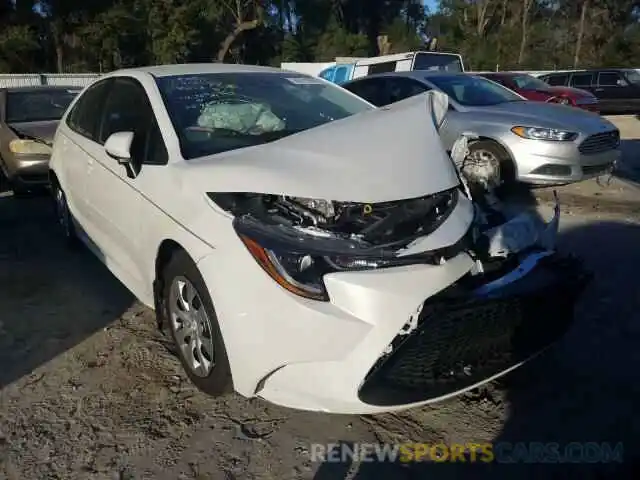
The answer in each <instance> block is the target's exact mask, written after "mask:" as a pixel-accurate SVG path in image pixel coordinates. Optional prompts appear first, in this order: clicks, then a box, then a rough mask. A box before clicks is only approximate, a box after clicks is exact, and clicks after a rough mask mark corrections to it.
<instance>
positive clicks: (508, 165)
mask: <svg viewBox="0 0 640 480" xmlns="http://www.w3.org/2000/svg"><path fill="white" fill-rule="evenodd" d="M462 170H463V173H465V174H468V175H469V176H470V177H471V178H470V182H471V183H474V180H472V178H474V177H475V175H478V174H481V175H485V174H488V175H490V177H491V178H490V180H489V181H490V183H491V184H492V185H493V186H494V187H496V188H499V187H501V186H510V185H511V184H513V183H515V168H514V163H513V160H512V159H511V157H510V156H509V154H508V153H507V152H506V151H505V149H504V148H502V146H500V145H499V144H497V143H496V142H494V141H493V140H478V141H477V142H473V143H471V144H470V145H469V155H468V157H467V158H466V159H465V164H464V166H463V169H462Z"/></svg>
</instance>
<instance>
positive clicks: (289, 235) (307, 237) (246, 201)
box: [209, 136, 559, 272]
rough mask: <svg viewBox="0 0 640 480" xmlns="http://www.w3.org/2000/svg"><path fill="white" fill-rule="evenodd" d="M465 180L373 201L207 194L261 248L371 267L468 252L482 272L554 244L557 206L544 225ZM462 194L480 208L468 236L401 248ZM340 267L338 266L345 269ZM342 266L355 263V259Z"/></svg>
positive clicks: (426, 231)
mask: <svg viewBox="0 0 640 480" xmlns="http://www.w3.org/2000/svg"><path fill="white" fill-rule="evenodd" d="M467 141H468V137H466V136H463V137H461V139H460V140H459V142H458V143H457V146H456V147H454V151H453V152H452V157H453V156H455V155H464V154H465V152H466V151H467V149H466V145H467ZM453 161H454V163H455V158H454V159H453ZM460 180H461V185H460V187H456V188H453V189H449V190H445V191H443V192H439V193H436V194H434V195H427V196H425V197H421V198H415V199H408V200H399V201H393V202H384V203H372V204H368V203H355V202H333V201H329V200H321V199H306V198H295V197H290V196H285V195H270V194H257V193H210V194H209V197H210V198H211V199H212V200H214V201H215V203H216V204H217V205H218V206H220V207H221V208H222V209H224V210H226V211H227V212H229V213H231V214H232V215H233V216H234V225H235V227H236V231H237V232H238V233H239V234H240V235H241V236H243V235H245V234H246V235H248V236H249V237H251V238H255V237H256V236H259V237H260V239H259V243H260V244H261V245H263V246H268V245H270V244H271V245H273V246H274V249H276V250H278V249H280V248H281V247H282V246H283V245H285V246H286V248H285V249H286V251H287V252H289V253H292V252H293V253H295V252H297V251H299V253H301V254H303V253H304V254H310V255H313V254H318V255H321V256H336V255H337V256H341V257H346V256H348V257H359V258H360V260H361V262H363V261H364V260H365V259H366V260H368V262H364V263H362V266H363V267H365V266H366V268H373V267H376V268H377V267H383V266H397V265H401V264H411V263H431V264H434V265H439V264H442V263H443V262H446V261H447V260H448V259H449V258H451V257H453V256H455V255H457V254H459V253H460V252H462V251H466V252H467V253H469V254H470V255H471V256H472V257H473V258H476V259H478V271H479V272H482V271H483V267H482V262H491V263H495V262H494V261H495V260H497V259H507V258H510V257H511V256H513V255H515V254H517V253H519V252H521V251H524V250H527V249H530V248H531V247H534V246H537V247H539V248H541V249H553V248H554V244H555V236H556V234H557V230H558V223H559V207H558V205H557V204H556V209H555V215H554V218H553V219H552V220H551V222H549V223H545V222H544V221H542V219H540V218H539V216H537V214H536V213H533V212H528V211H525V212H518V213H517V214H514V213H513V212H509V211H508V209H506V208H503V206H502V205H501V202H500V201H499V200H498V199H497V197H496V196H495V195H494V193H493V191H492V190H491V189H490V188H487V189H485V190H484V191H482V192H480V193H478V191H477V189H476V190H475V191H474V192H473V193H472V192H471V190H470V189H469V187H468V182H467V180H466V179H465V178H464V176H463V175H462V174H460ZM479 195H481V198H479ZM462 196H465V197H467V198H468V199H469V200H471V201H472V202H473V206H474V207H473V208H474V209H475V211H474V220H473V222H472V223H471V225H470V228H469V231H468V232H467V234H466V235H465V236H464V237H463V238H461V239H459V241H457V242H456V243H455V244H453V245H449V246H447V247H446V248H442V249H437V250H435V251H429V252H424V253H421V254H418V255H416V254H413V255H403V254H402V250H403V249H404V248H406V247H407V246H408V245H410V244H411V243H412V242H413V241H415V240H416V239H418V238H421V237H426V236H428V235H430V234H432V233H433V232H434V231H436V230H437V229H438V228H439V227H440V226H441V225H442V224H443V223H445V222H446V221H447V219H448V218H449V217H450V215H451V214H452V212H453V211H454V210H455V208H456V206H457V204H458V202H459V201H460V198H461V197H462ZM296 247H298V248H296ZM330 263H334V262H330ZM338 265H339V263H338V264H335V263H334V265H333V266H334V267H336V268H337V269H341V268H339V267H338ZM344 267H345V268H348V269H351V268H352V267H353V265H352V262H347V264H345V265H344Z"/></svg>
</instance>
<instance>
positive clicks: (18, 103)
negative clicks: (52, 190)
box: [0, 86, 81, 196]
mask: <svg viewBox="0 0 640 480" xmlns="http://www.w3.org/2000/svg"><path fill="white" fill-rule="evenodd" d="M80 90H81V89H80V88H77V87H58V86H37V87H16V88H2V89H0V177H2V175H4V177H5V179H6V180H7V181H8V183H9V187H10V188H11V189H12V190H13V193H14V195H15V196H21V195H23V194H25V193H28V192H29V191H31V190H33V189H38V188H42V187H44V186H46V185H47V184H48V164H49V157H50V155H51V145H52V143H53V136H54V135H55V133H56V129H57V127H58V122H59V121H60V118H61V117H62V115H63V114H64V112H65V110H66V109H67V107H68V106H69V104H70V103H71V101H72V100H73V99H74V97H75V96H76V95H77V94H78V93H79V92H80Z"/></svg>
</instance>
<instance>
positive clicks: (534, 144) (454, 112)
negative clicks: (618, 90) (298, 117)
mask: <svg viewBox="0 0 640 480" xmlns="http://www.w3.org/2000/svg"><path fill="white" fill-rule="evenodd" d="M342 86H343V87H344V88H346V89H347V90H349V91H351V92H353V93H355V94H356V95H358V96H360V97H362V98H364V99H366V100H368V101H369V102H371V103H373V104H374V105H376V106H378V107H381V106H384V105H388V104H390V103H394V102H397V101H400V100H403V99H405V98H408V97H411V96H414V95H419V94H421V93H423V92H426V91H428V90H431V89H436V90H440V91H442V92H444V93H446V94H447V95H448V96H449V99H450V101H449V108H450V110H451V111H450V112H449V114H448V115H447V120H446V124H445V125H443V128H442V130H441V137H442V141H443V143H444V146H445V148H446V149H447V150H451V147H452V145H453V143H454V142H455V140H456V139H457V138H458V137H459V136H460V135H461V134H462V133H473V134H475V135H476V136H477V137H478V138H477V140H476V141H475V142H473V143H472V144H471V145H470V155H469V160H470V161H472V162H474V163H475V164H476V165H480V166H482V167H483V168H485V170H486V171H489V172H491V173H490V174H491V176H492V177H494V179H495V182H497V183H504V182H509V181H512V180H517V181H521V182H525V183H530V184H538V185H550V184H567V183H573V182H578V181H581V180H585V179H588V178H592V177H595V176H599V175H602V174H604V173H607V172H609V171H611V170H612V168H613V167H614V165H615V163H616V162H617V161H618V159H619V158H620V132H619V130H618V129H617V128H616V127H615V126H614V125H613V124H612V123H611V122H609V121H607V120H606V119H604V118H603V117H601V116H600V115H598V114H596V113H592V112H586V111H583V110H580V109H577V108H572V107H568V106H565V105H559V104H549V103H540V102H531V101H527V100H526V99H525V98H524V97H522V96H520V95H518V94H517V93H515V92H513V91H511V90H509V89H507V88H505V87H503V86H502V85H499V84H498V83H496V82H493V81H491V80H487V79H485V78H482V77H480V76H476V75H471V74H465V73H445V72H442V73H440V72H429V71H411V72H392V73H383V74H377V75H370V76H368V77H364V78H361V79H358V80H354V81H352V82H348V83H346V84H344V85H342Z"/></svg>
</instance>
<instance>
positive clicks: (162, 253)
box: [153, 238, 197, 331]
mask: <svg viewBox="0 0 640 480" xmlns="http://www.w3.org/2000/svg"><path fill="white" fill-rule="evenodd" d="M176 252H184V253H185V254H186V255H188V256H189V258H191V260H192V261H193V263H194V264H195V263H197V262H196V259H194V258H193V256H192V255H191V254H190V253H189V251H188V250H187V249H186V248H185V247H184V246H183V245H182V244H181V243H180V242H178V241H176V240H174V239H172V238H165V239H164V240H162V241H161V242H160V244H159V245H158V248H157V249H156V255H155V260H154V264H153V303H154V309H155V312H156V322H157V324H158V328H159V329H160V330H161V331H162V330H163V329H164V326H165V323H166V322H165V316H166V315H165V312H164V307H163V303H162V292H163V290H164V280H163V278H162V272H163V270H164V268H165V267H166V266H167V264H168V263H169V261H170V260H171V258H172V257H173V256H174V255H175V254H176Z"/></svg>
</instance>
